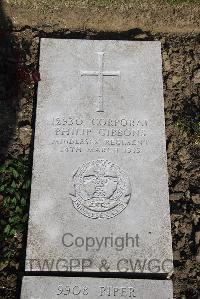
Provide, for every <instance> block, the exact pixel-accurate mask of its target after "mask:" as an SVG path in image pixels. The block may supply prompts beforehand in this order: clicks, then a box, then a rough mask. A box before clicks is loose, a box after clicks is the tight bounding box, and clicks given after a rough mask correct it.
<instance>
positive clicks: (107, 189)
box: [70, 159, 131, 219]
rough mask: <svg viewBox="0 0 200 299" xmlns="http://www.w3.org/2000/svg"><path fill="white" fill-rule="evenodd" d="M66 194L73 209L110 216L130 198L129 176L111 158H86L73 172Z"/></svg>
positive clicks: (94, 215)
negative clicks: (68, 190) (90, 159)
mask: <svg viewBox="0 0 200 299" xmlns="http://www.w3.org/2000/svg"><path fill="white" fill-rule="evenodd" d="M70 195H71V199H72V203H73V206H74V208H75V209H76V210H77V211H79V212H80V213H81V214H83V215H84V216H86V217H89V218H93V219H101V218H104V219H105V218H107V219H108V218H112V217H115V216H117V215H118V214H120V213H121V212H122V211H123V210H124V209H125V208H126V207H127V205H128V203H129V201H130V198H131V186H130V181H129V177H128V175H127V174H126V172H125V171H124V170H122V169H121V167H120V166H118V165H117V164H115V163H113V162H111V161H108V160H104V159H98V160H93V161H88V162H86V163H84V164H83V165H82V166H80V167H79V168H78V169H77V170H76V172H75V173H74V175H73V178H72V192H70Z"/></svg>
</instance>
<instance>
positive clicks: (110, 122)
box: [47, 116, 149, 154]
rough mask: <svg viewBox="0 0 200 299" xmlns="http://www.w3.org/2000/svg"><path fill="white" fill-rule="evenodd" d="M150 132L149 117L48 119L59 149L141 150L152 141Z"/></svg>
mask: <svg viewBox="0 0 200 299" xmlns="http://www.w3.org/2000/svg"><path fill="white" fill-rule="evenodd" d="M49 129H50V130H49ZM49 133H50V134H49ZM148 133H149V123H148V121H147V120H146V119H126V118H119V119H110V118H92V119H86V118H77V117H65V116H59V117H55V118H53V119H51V120H49V121H48V136H47V138H48V140H49V138H50V140H49V141H48V144H49V145H50V146H52V147H53V150H55V151H59V152H66V153H94V152H99V153H116V154H117V153H126V154H139V153H142V151H143V150H144V149H145V148H146V147H147V146H148V144H149V139H148Z"/></svg>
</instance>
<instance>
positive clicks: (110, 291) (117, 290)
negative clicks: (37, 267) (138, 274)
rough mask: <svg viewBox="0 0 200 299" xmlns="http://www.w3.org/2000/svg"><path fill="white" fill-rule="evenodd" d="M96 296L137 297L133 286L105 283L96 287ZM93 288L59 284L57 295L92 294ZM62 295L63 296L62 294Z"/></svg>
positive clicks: (86, 295)
mask: <svg viewBox="0 0 200 299" xmlns="http://www.w3.org/2000/svg"><path fill="white" fill-rule="evenodd" d="M96 292H97V294H96V296H95V298H97V297H100V298H108V297H111V298H113V297H117V298H136V293H135V288H133V287H132V286H124V287H123V286H112V285H103V286H99V287H97V288H96ZM91 293H92V290H91V289H90V288H89V287H88V286H82V285H81V286H80V285H58V287H57V293H56V295H57V296H60V295H64V296H70V298H71V296H73V297H74V298H75V297H76V296H77V298H80V297H79V296H81V298H82V297H88V296H91ZM61 297H62V296H61Z"/></svg>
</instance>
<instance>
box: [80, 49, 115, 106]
mask: <svg viewBox="0 0 200 299" xmlns="http://www.w3.org/2000/svg"><path fill="white" fill-rule="evenodd" d="M97 54H98V58H99V70H98V71H81V76H97V77H98V89H99V95H98V100H99V103H98V110H97V112H104V105H103V77H104V76H120V72H119V71H104V70H103V67H104V61H103V57H104V52H97Z"/></svg>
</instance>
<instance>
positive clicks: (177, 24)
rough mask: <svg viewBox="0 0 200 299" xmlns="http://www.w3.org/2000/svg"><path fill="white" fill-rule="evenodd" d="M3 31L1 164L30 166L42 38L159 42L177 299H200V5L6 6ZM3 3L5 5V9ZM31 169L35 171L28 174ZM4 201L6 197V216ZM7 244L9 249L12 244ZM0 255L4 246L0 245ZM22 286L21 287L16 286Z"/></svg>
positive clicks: (4, 290)
mask: <svg viewBox="0 0 200 299" xmlns="http://www.w3.org/2000/svg"><path fill="white" fill-rule="evenodd" d="M2 3H3V4H4V11H3V8H0V11H1V22H0V25H1V31H0V70H1V71H0V92H1V93H0V137H1V141H0V161H1V162H2V163H3V162H4V160H6V159H8V156H9V155H10V154H11V155H13V156H15V157H18V156H19V155H25V156H28V157H29V159H30V160H31V159H32V153H33V136H34V122H35V111H36V89H37V82H38V80H39V72H38V59H39V39H40V38H41V37H52V38H53V37H54V38H87V39H125V40H160V41H161V43H162V57H163V78H164V98H165V118H166V138H167V154H168V172H169V189H170V207H171V222H172V235H173V252H174V266H175V271H174V274H173V276H172V279H173V283H174V298H176V299H178V298H180V299H197V298H199V295H200V294H199V293H198V283H199V281H198V279H199V274H200V269H199V263H200V188H199V186H200V178H199V170H200V169H199V165H200V164H199V162H200V155H199V153H200V151H199V149H200V136H199V111H200V101H199V87H200V66H199V61H200V47H199V31H200V27H199V20H200V18H199V16H200V6H199V4H198V3H196V4H195V3H188V2H183V3H180V4H178V5H171V4H169V3H167V2H165V1H151V3H150V1H131V0H130V1H123V2H122V1H108V0H104V1H103V0H102V1H101V0H98V1H96V3H95V1H93V2H92V1H68V2H67V1H64V0H62V1H59V2H58V1H56V0H49V1H47V0H46V1H44V0H42V1H40V4H39V1H38V0H36V1H34V2H32V1H31V0H29V1H28V0H9V1H8V0H7V1H3V2H2ZM2 3H0V5H1V4H2ZM30 170H31V167H30ZM1 209H2V200H1V196H0V214H1ZM24 238H26V231H24V234H23V235H22V234H19V235H17V236H15V237H14V238H13V242H14V252H15V253H14V256H13V257H12V258H10V259H8V262H6V263H5V262H4V263H0V270H1V277H0V298H2V299H3V298H16V296H17V295H16V294H17V293H16V290H18V291H19V288H18V287H19V286H20V280H21V276H22V275H23V262H24V248H25V242H24V241H23V240H24ZM6 244H7V243H6V241H5V242H4V244H3V245H6ZM0 250H1V246H0ZM17 286H18V287H17Z"/></svg>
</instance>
